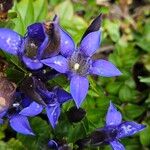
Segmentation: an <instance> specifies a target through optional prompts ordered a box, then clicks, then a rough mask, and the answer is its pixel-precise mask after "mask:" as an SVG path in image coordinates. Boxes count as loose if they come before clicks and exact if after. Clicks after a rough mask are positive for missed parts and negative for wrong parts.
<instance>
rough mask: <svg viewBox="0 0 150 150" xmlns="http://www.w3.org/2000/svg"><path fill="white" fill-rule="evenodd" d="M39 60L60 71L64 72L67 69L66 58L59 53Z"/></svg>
mask: <svg viewBox="0 0 150 150" xmlns="http://www.w3.org/2000/svg"><path fill="white" fill-rule="evenodd" d="M41 62H42V63H43V64H45V65H47V66H49V67H51V68H53V69H55V70H56V71H58V72H60V73H66V72H67V71H68V60H67V59H66V58H65V57H63V56H61V55H58V56H55V57H52V58H48V59H44V60H41Z"/></svg>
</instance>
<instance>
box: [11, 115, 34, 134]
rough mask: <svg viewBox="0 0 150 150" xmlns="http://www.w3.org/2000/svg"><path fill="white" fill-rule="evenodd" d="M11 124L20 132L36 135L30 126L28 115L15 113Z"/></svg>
mask: <svg viewBox="0 0 150 150" xmlns="http://www.w3.org/2000/svg"><path fill="white" fill-rule="evenodd" d="M9 122H10V126H11V127H12V128H13V129H14V130H15V131H16V132H18V133H22V134H29V135H34V133H33V132H32V129H31V127H30V124H29V121H28V119H27V117H25V116H22V115H14V116H13V117H12V118H11V119H10V121H9Z"/></svg>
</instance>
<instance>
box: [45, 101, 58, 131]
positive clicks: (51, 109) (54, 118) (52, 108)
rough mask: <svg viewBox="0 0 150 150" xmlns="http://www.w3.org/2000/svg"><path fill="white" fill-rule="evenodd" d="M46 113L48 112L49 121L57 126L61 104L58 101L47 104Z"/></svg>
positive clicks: (53, 125)
mask: <svg viewBox="0 0 150 150" xmlns="http://www.w3.org/2000/svg"><path fill="white" fill-rule="evenodd" d="M46 113H47V116H48V119H49V122H50V123H51V125H52V127H53V128H55V127H56V124H57V122H58V118H59V116H60V105H59V104H58V103H57V104H54V105H49V106H47V107H46Z"/></svg>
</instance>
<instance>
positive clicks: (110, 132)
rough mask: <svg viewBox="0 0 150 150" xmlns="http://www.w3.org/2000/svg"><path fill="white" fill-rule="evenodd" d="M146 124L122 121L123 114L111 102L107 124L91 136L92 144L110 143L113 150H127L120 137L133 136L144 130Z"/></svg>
mask: <svg viewBox="0 0 150 150" xmlns="http://www.w3.org/2000/svg"><path fill="white" fill-rule="evenodd" d="M145 127H146V126H145V125H142V124H138V123H136V122H134V121H125V122H122V115H121V113H120V112H119V111H117V109H116V108H115V106H114V105H113V104H112V103H111V102H110V106H109V108H108V112H107V115H106V125H105V127H103V128H100V129H97V130H96V131H95V132H94V133H93V134H92V135H91V137H90V140H91V144H92V145H96V146H99V145H101V144H110V145H111V147H112V149H113V150H125V148H124V146H123V145H122V144H121V143H120V142H119V140H120V139H122V138H124V137H127V136H132V135H134V134H135V133H137V132H139V131H141V130H143V129H144V128H145Z"/></svg>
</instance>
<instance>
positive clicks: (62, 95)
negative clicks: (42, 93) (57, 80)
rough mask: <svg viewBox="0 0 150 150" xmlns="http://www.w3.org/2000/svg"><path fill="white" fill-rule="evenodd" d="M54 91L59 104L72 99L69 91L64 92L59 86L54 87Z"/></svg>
mask: <svg viewBox="0 0 150 150" xmlns="http://www.w3.org/2000/svg"><path fill="white" fill-rule="evenodd" d="M54 92H55V93H56V95H57V97H58V102H59V103H60V104H63V103H65V102H66V101H68V100H70V99H72V96H71V94H70V93H68V92H66V91H65V90H63V89H61V88H56V89H54Z"/></svg>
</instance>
